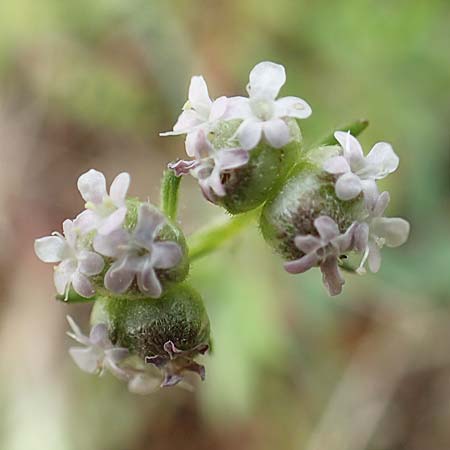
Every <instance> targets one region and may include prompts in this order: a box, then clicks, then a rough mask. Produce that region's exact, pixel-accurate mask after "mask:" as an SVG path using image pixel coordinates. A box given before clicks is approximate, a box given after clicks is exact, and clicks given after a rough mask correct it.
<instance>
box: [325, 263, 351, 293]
mask: <svg viewBox="0 0 450 450" xmlns="http://www.w3.org/2000/svg"><path fill="white" fill-rule="evenodd" d="M320 271H321V272H322V280H323V284H324V285H325V287H326V288H327V290H328V292H329V294H330V295H338V294H340V293H341V292H342V286H343V285H344V284H345V280H344V279H343V278H342V275H341V272H340V271H339V267H338V263H337V259H336V257H329V258H326V259H325V261H323V262H322V263H321V264H320Z"/></svg>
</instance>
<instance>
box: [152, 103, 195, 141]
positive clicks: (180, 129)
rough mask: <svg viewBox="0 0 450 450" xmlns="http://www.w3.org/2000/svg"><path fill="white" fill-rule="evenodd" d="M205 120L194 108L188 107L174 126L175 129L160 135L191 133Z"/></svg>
mask: <svg viewBox="0 0 450 450" xmlns="http://www.w3.org/2000/svg"><path fill="white" fill-rule="evenodd" d="M202 123H203V121H202V120H201V118H200V117H199V115H198V114H197V113H196V112H195V111H194V110H192V109H187V110H186V111H183V112H182V113H181V114H180V115H179V117H178V120H177V121H176V123H175V125H174V126H173V131H167V132H165V133H160V134H159V135H160V136H176V135H178V134H184V133H189V132H190V131H191V130H193V129H194V128H196V127H198V126H199V125H201V124H202Z"/></svg>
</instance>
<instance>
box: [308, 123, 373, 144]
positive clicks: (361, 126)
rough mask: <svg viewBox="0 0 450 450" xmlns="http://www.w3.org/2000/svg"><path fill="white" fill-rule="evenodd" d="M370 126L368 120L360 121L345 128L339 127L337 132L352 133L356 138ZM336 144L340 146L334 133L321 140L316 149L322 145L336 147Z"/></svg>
mask: <svg viewBox="0 0 450 450" xmlns="http://www.w3.org/2000/svg"><path fill="white" fill-rule="evenodd" d="M368 126H369V121H368V120H365V119H360V120H356V121H354V122H352V123H350V124H347V125H345V126H342V127H338V128H336V130H335V131H350V133H351V134H352V135H353V136H355V137H356V136H358V135H359V134H361V133H362V132H363V131H364V130H365V129H366V128H367V127H368ZM336 144H338V142H337V141H336V139H335V138H334V131H333V133H331V134H329V135H328V136H327V137H325V138H323V139H321V140H320V141H319V142H318V143H317V144H316V145H315V146H314V147H319V146H322V145H336Z"/></svg>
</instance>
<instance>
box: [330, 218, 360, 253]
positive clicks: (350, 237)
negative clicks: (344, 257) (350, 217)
mask: <svg viewBox="0 0 450 450" xmlns="http://www.w3.org/2000/svg"><path fill="white" fill-rule="evenodd" d="M357 228H358V223H357V222H353V223H352V224H351V225H350V226H349V227H348V228H347V231H346V232H345V233H343V234H340V235H339V236H337V237H336V238H334V239H333V240H332V241H331V244H332V245H333V247H334V248H335V249H336V252H337V255H336V256H339V255H341V254H343V253H345V252H348V251H349V250H351V248H352V246H353V243H354V235H355V231H356V230H357Z"/></svg>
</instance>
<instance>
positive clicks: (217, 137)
mask: <svg viewBox="0 0 450 450" xmlns="http://www.w3.org/2000/svg"><path fill="white" fill-rule="evenodd" d="M239 123H240V121H230V122H225V123H224V124H223V125H221V126H220V127H219V128H218V129H217V130H216V131H215V133H214V134H213V135H212V136H210V139H211V142H212V144H213V146H214V147H215V148H216V149H217V150H219V151H220V149H221V148H229V147H238V146H239V144H238V143H237V142H236V140H235V138H234V134H235V132H236V130H237V128H238V126H239ZM289 127H290V129H291V135H292V136H293V139H292V141H291V142H290V143H289V144H287V145H286V146H284V147H282V148H280V149H276V148H273V147H271V146H270V145H269V144H267V143H266V142H265V140H264V138H263V139H262V140H261V142H260V143H259V144H258V145H257V146H256V147H255V148H254V149H252V150H250V151H249V153H250V159H249V162H248V163H247V165H245V166H244V167H242V168H238V169H234V170H232V171H230V172H228V173H226V174H223V175H222V183H223V185H224V188H225V192H226V195H225V196H224V197H217V198H216V201H215V203H217V204H218V205H220V206H222V207H224V208H225V209H226V210H227V211H228V212H229V213H231V214H239V213H242V212H246V211H250V210H252V209H255V208H257V207H258V206H260V205H261V204H263V203H264V202H265V201H266V200H267V199H268V198H270V197H271V196H272V195H273V194H274V193H275V192H277V191H278V190H279V188H280V187H281V186H282V185H283V182H284V181H285V180H286V178H287V176H288V174H289V172H290V171H291V169H292V168H293V166H294V165H295V163H296V162H297V161H298V159H299V156H300V151H301V133H300V129H299V127H298V125H297V123H296V122H295V120H291V121H290V122H289Z"/></svg>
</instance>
